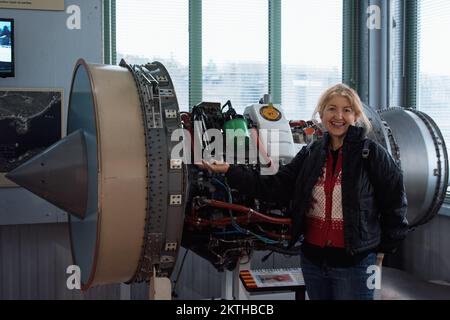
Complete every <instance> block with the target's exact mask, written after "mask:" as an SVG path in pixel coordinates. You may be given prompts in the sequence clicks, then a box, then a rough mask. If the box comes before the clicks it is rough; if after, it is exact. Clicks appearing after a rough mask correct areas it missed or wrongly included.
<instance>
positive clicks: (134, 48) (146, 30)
mask: <svg viewBox="0 0 450 320" xmlns="http://www.w3.org/2000/svg"><path fill="white" fill-rule="evenodd" d="M116 6H117V59H118V61H120V60H121V59H122V58H123V59H125V60H126V61H127V62H128V63H130V64H145V63H147V62H152V61H159V62H161V63H163V64H164V66H165V67H166V68H167V70H168V71H169V74H170V76H171V78H172V81H173V83H174V86H175V91H176V94H177V98H178V103H179V106H180V109H181V110H189V106H188V104H189V90H188V86H189V2H188V1H186V0H171V1H158V0H146V1H142V0H117V2H116Z"/></svg>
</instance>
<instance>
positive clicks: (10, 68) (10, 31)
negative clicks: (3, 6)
mask: <svg viewBox="0 0 450 320" xmlns="http://www.w3.org/2000/svg"><path fill="white" fill-rule="evenodd" d="M7 77H14V20H13V19H5V18H0V78H7Z"/></svg>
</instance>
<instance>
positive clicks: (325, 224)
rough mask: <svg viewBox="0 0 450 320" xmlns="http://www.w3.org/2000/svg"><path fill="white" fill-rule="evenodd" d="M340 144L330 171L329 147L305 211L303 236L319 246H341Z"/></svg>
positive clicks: (331, 156) (331, 158)
mask: <svg viewBox="0 0 450 320" xmlns="http://www.w3.org/2000/svg"><path fill="white" fill-rule="evenodd" d="M341 178H342V148H341V149H340V150H339V152H338V158H337V163H336V168H335V170H334V174H333V155H332V154H331V151H328V156H327V161H326V163H325V165H324V170H323V174H322V176H321V177H319V179H318V181H317V183H316V185H315V186H314V189H313V192H312V198H311V207H310V209H309V210H308V212H307V213H306V232H305V240H306V241H307V242H308V243H310V244H312V245H315V246H319V247H322V248H323V247H335V248H344V217H343V214H342V188H341Z"/></svg>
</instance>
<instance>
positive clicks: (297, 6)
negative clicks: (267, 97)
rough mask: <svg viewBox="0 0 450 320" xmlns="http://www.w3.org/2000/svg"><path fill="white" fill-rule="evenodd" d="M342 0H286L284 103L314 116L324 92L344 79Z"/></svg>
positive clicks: (292, 111)
mask: <svg viewBox="0 0 450 320" xmlns="http://www.w3.org/2000/svg"><path fill="white" fill-rule="evenodd" d="M342 8H343V2H342V0H314V1H311V0H283V1H282V11H281V12H282V13H281V14H282V40H281V43H282V64H283V65H282V79H283V80H282V81H283V84H282V106H283V108H284V110H285V112H286V115H287V118H288V119H305V120H309V119H311V115H312V113H313V111H314V109H315V107H316V105H317V102H318V100H319V97H320V95H321V94H322V93H323V92H324V91H325V90H326V89H327V88H328V87H330V86H332V85H334V84H336V83H339V82H342V27H343V26H342Z"/></svg>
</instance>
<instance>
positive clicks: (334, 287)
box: [301, 253, 377, 300]
mask: <svg viewBox="0 0 450 320" xmlns="http://www.w3.org/2000/svg"><path fill="white" fill-rule="evenodd" d="M376 259H377V255H376V253H370V254H369V255H368V256H367V257H366V258H364V259H363V260H361V261H360V262H359V263H358V264H357V265H355V266H352V267H348V268H333V267H329V266H327V265H326V264H324V265H322V266H318V265H316V264H314V263H312V262H311V261H310V260H308V259H307V258H306V257H305V256H304V255H303V254H302V256H301V266H302V272H303V277H304V279H305V285H306V292H307V294H308V297H309V299H310V300H373V299H374V292H375V290H374V289H371V288H369V286H368V285H367V282H368V279H369V277H370V276H371V275H372V274H371V273H370V272H369V273H368V267H369V266H373V265H375V264H376ZM369 281H370V280H369Z"/></svg>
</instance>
